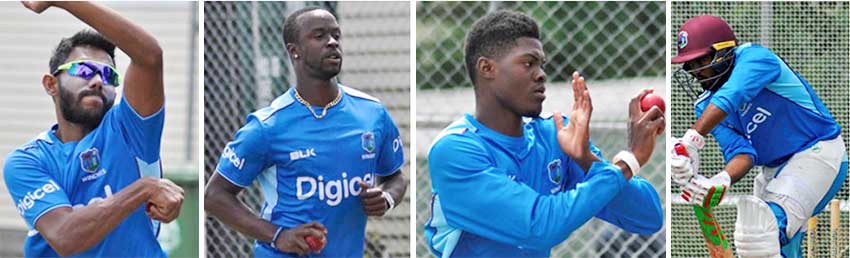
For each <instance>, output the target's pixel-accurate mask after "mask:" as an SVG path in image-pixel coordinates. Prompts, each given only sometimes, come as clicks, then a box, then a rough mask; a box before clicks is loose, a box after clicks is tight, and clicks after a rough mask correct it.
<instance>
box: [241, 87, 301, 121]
mask: <svg viewBox="0 0 850 258" xmlns="http://www.w3.org/2000/svg"><path fill="white" fill-rule="evenodd" d="M292 91H293V88H289V90H287V91H286V92H285V93H283V94H282V95H280V96H278V97H277V98H275V99H274V100H273V101H272V103H271V104H269V105H268V106H267V107H264V108H261V109H259V110H257V111H254V112H253V113H251V114H250V115H249V116H248V117H249V120H250V118H251V117H253V118H256V119H257V120H259V121H267V120H268V119H269V118H272V117H274V116H276V115H279V114H284V113H285V112H280V111H282V110H285V109H286V108H288V107H291V106H292V104H294V103H295V101H296V100H295V97H293V96H292Z"/></svg>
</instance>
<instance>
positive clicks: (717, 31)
mask: <svg viewBox="0 0 850 258" xmlns="http://www.w3.org/2000/svg"><path fill="white" fill-rule="evenodd" d="M737 43H738V39H737V38H736V37H735V32H733V31H732V27H729V24H727V23H726V22H725V21H723V19H721V18H720V17H717V16H711V15H700V16H696V17H693V18H690V19H688V20H687V21H685V24H682V29H680V30H679V35H678V36H677V37H676V49H677V50H678V53H677V54H676V56H675V57H673V60H672V62H673V63H674V64H678V63H684V62H689V61H691V60H694V59H697V58H699V57H702V56H705V55H706V54H708V53H710V52H711V50H712V49H714V50H720V49H723V48H727V47H733V46H735V45H737Z"/></svg>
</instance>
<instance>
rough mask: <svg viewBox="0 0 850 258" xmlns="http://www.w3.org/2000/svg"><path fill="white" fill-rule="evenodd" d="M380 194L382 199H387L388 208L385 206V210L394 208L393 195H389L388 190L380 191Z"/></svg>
mask: <svg viewBox="0 0 850 258" xmlns="http://www.w3.org/2000/svg"><path fill="white" fill-rule="evenodd" d="M381 196H383V197H384V200H387V205H389V208H387V211H389V210H392V209H393V208H395V200H393V196H392V195H390V193H388V192H382V193H381Z"/></svg>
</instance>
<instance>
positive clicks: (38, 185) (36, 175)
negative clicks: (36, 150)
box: [3, 150, 71, 229]
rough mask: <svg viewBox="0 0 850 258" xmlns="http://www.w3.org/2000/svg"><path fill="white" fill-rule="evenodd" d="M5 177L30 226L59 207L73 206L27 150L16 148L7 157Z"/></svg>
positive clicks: (4, 169) (22, 214)
mask: <svg viewBox="0 0 850 258" xmlns="http://www.w3.org/2000/svg"><path fill="white" fill-rule="evenodd" d="M3 179H4V180H5V181H6V187H7V188H8V189H9V194H10V195H11V196H12V200H14V202H15V206H16V207H17V210H18V213H19V214H20V215H21V216H22V217H23V218H24V221H26V223H27V225H29V226H30V228H31V229H35V224H36V222H38V219H39V218H40V217H41V216H42V215H44V214H46V213H47V212H49V211H51V210H53V209H56V208H59V207H71V202H70V200H69V199H68V194H67V193H65V189H62V187H60V186H59V184H58V183H57V182H56V180H55V179H54V178H53V177H52V176H50V174H48V173H47V169H46V168H45V167H44V166H43V165H42V164H41V163H40V162H39V161H38V158H37V157H36V156H35V155H33V154H31V153H28V152H25V151H22V150H16V151H14V152H12V154H10V155H9V156H7V157H6V164H5V165H4V168H3Z"/></svg>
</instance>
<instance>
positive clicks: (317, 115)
mask: <svg viewBox="0 0 850 258" xmlns="http://www.w3.org/2000/svg"><path fill="white" fill-rule="evenodd" d="M293 90H295V99H297V100H298V102H301V104H304V105H305V106H307V110H310V113H312V114H313V117H315V118H316V119H322V118H324V117H325V115H327V114H328V108H331V107H333V106H335V105H336V104H337V103H339V100H340V99H341V98H342V90H341V89H340V90H339V92H337V94H336V98H334V100H331V102H329V103H328V104H327V105H325V108H323V109H322V114H321V115H319V114H316V111H313V105H310V102H307V101H306V100H304V99H303V98H301V94H298V90H297V89H293Z"/></svg>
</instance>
